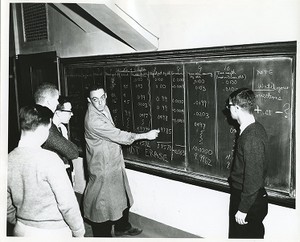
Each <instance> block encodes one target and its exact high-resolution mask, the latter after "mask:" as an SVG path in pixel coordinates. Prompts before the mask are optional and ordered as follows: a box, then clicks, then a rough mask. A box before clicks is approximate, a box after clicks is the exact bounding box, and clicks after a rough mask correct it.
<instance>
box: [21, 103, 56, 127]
mask: <svg viewBox="0 0 300 242" xmlns="http://www.w3.org/2000/svg"><path fill="white" fill-rule="evenodd" d="M52 117H53V113H52V112H51V110H50V109H49V108H46V107H43V106H41V105H38V104H36V105H30V106H25V107H22V108H21V109H20V114H19V119H20V126H21V130H23V131H34V130H36V128H37V127H38V126H41V125H44V126H47V125H49V124H50V122H51V119H52Z"/></svg>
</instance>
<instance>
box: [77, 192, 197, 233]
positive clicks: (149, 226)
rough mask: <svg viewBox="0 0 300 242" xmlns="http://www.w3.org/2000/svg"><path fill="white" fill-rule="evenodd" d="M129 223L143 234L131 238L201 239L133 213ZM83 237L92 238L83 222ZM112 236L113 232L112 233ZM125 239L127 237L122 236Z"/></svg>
mask: <svg viewBox="0 0 300 242" xmlns="http://www.w3.org/2000/svg"><path fill="white" fill-rule="evenodd" d="M76 196H77V199H78V201H80V200H81V195H80V194H76ZM129 221H130V223H131V224H132V226H134V227H138V228H141V229H143V232H142V233H141V234H139V235H137V236H134V237H132V238H201V237H199V236H196V235H194V234H190V233H187V232H185V231H182V230H179V229H176V228H173V227H171V226H168V225H166V224H163V223H159V222H157V221H154V220H152V219H149V218H146V217H143V216H140V215H138V214H135V213H130V214H129ZM84 225H85V231H86V232H85V237H93V233H92V229H91V226H90V225H89V224H88V223H87V222H85V224H84ZM112 234H113V231H112ZM124 237H127V238H128V236H124Z"/></svg>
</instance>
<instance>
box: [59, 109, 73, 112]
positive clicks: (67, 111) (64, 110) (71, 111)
mask: <svg viewBox="0 0 300 242" xmlns="http://www.w3.org/2000/svg"><path fill="white" fill-rule="evenodd" d="M59 111H61V112H66V113H73V111H72V110H59Z"/></svg>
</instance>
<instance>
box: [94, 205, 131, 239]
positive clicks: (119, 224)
mask: <svg viewBox="0 0 300 242" xmlns="http://www.w3.org/2000/svg"><path fill="white" fill-rule="evenodd" d="M113 225H115V230H117V231H125V230H128V229H130V228H131V224H130V223H129V207H128V208H126V209H125V210H124V211H123V216H122V217H121V218H120V219H119V220H117V221H105V222H103V223H94V222H92V223H91V227H92V231H93V235H94V237H112V234H111V230H112V226H113Z"/></svg>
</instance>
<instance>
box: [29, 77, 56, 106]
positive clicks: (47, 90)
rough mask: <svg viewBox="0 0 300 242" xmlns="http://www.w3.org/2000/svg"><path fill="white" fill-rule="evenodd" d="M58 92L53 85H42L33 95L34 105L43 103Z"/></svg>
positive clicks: (46, 83)
mask: <svg viewBox="0 0 300 242" xmlns="http://www.w3.org/2000/svg"><path fill="white" fill-rule="evenodd" d="M57 92H58V90H57V87H56V86H55V85H54V84H53V83H48V82H44V83H42V84H41V85H40V86H39V87H38V88H37V89H36V91H35V93H34V101H35V103H40V102H43V101H44V100H45V99H46V98H47V97H48V96H54V95H55V94H56V93H57Z"/></svg>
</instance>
